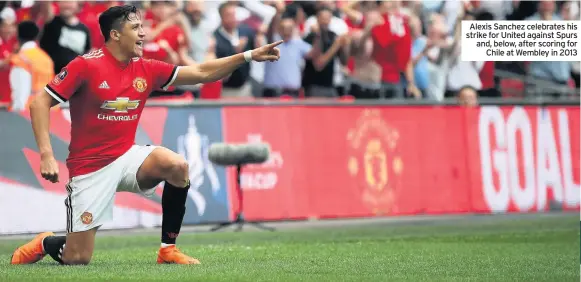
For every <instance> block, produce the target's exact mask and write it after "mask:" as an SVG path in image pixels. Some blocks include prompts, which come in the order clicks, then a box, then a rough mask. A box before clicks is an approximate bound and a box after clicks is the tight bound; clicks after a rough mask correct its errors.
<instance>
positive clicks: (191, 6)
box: [173, 0, 216, 98]
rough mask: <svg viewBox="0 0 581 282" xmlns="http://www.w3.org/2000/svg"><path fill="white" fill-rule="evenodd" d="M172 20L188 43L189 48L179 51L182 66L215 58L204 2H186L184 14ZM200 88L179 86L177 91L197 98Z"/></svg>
mask: <svg viewBox="0 0 581 282" xmlns="http://www.w3.org/2000/svg"><path fill="white" fill-rule="evenodd" d="M173 19H175V20H176V22H177V25H178V26H180V27H181V28H182V30H183V31H184V33H185V35H186V38H187V39H188V42H189V48H180V50H179V59H180V61H181V63H182V64H185V65H192V64H199V63H203V62H205V61H207V60H210V59H214V58H215V57H216V54H215V49H216V41H215V40H214V37H213V36H212V32H213V30H212V28H211V24H210V23H209V22H208V19H207V17H206V13H205V9H204V1H202V0H190V1H187V2H186V3H185V5H184V13H179V14H178V16H176V17H173ZM188 35H189V36H188ZM200 86H201V85H187V86H186V85H184V86H179V87H178V89H181V90H184V91H190V92H191V93H192V94H193V95H194V97H196V98H199V97H200V95H201V92H200Z"/></svg>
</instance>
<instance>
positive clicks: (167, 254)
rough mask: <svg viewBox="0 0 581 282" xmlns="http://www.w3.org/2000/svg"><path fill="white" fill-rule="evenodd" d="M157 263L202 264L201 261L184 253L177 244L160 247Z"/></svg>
mask: <svg viewBox="0 0 581 282" xmlns="http://www.w3.org/2000/svg"><path fill="white" fill-rule="evenodd" d="M157 263H158V264H164V263H175V264H200V261H199V260H197V259H195V258H192V257H189V256H187V255H185V254H184V253H182V252H181V251H180V250H178V248H176V246H175V245H171V246H169V247H165V248H160V249H159V252H158V253H157Z"/></svg>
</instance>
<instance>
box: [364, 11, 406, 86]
mask: <svg viewBox="0 0 581 282" xmlns="http://www.w3.org/2000/svg"><path fill="white" fill-rule="evenodd" d="M382 16H383V20H384V23H383V24H382V25H378V26H376V27H374V28H373V29H372V30H371V37H372V38H373V53H372V54H371V56H372V58H373V59H374V60H375V62H376V63H377V64H379V65H380V66H381V69H382V73H381V81H382V82H387V83H399V82H400V73H401V72H403V71H404V70H405V68H406V66H407V64H408V62H409V60H410V59H411V49H412V37H411V33H410V28H409V25H408V21H407V18H406V17H405V16H404V15H401V14H395V15H387V14H384V15H382ZM364 25H365V19H364V20H363V21H362V22H361V26H364Z"/></svg>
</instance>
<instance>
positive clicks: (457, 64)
mask: <svg viewBox="0 0 581 282" xmlns="http://www.w3.org/2000/svg"><path fill="white" fill-rule="evenodd" d="M474 19H475V18H474V14H473V13H472V12H471V6H469V5H464V6H463V8H462V9H461V10H460V13H459V14H458V20H457V21H456V26H455V27H454V39H453V41H452V47H451V48H450V49H449V50H450V52H451V53H450V57H449V58H450V68H449V71H448V79H447V83H446V84H447V85H446V92H445V94H444V95H445V97H455V96H456V95H457V93H458V91H460V89H461V88H463V87H465V86H470V87H472V88H473V89H476V91H479V90H480V89H482V81H481V80H480V71H481V70H482V67H483V66H484V62H469V61H462V60H461V59H460V51H461V48H460V41H461V40H460V37H461V22H462V20H474Z"/></svg>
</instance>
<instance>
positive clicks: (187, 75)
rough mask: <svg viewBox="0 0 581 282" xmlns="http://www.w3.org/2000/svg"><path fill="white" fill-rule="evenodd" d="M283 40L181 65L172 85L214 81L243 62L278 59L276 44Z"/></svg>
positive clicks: (228, 73) (278, 51) (226, 74)
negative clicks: (229, 54)
mask: <svg viewBox="0 0 581 282" xmlns="http://www.w3.org/2000/svg"><path fill="white" fill-rule="evenodd" d="M282 42H283V41H282V40H281V41H277V42H274V43H271V44H267V45H264V46H261V47H259V48H256V49H254V50H252V51H247V52H244V53H239V54H236V55H233V56H229V57H225V58H220V59H214V60H209V61H207V62H204V63H201V64H197V65H192V66H186V67H181V68H180V70H179V72H178V75H177V77H176V80H175V81H174V83H173V84H172V85H194V84H198V83H208V82H213V81H217V80H220V79H222V78H224V77H227V76H228V75H230V74H231V73H232V72H233V71H235V70H236V69H237V68H238V67H240V66H241V65H242V64H245V63H247V62H250V61H257V62H264V61H271V62H272V61H277V60H278V59H279V58H280V50H279V49H278V48H276V46H278V45H280V44H281V43H282Z"/></svg>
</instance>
